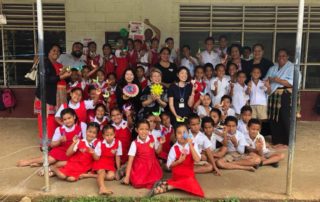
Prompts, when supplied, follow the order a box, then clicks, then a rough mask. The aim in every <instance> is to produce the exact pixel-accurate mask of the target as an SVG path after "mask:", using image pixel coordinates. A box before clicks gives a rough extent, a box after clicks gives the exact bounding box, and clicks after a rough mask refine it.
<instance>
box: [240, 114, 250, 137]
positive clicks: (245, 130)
mask: <svg viewBox="0 0 320 202" xmlns="http://www.w3.org/2000/svg"><path fill="white" fill-rule="evenodd" d="M237 130H238V131H240V132H241V133H242V134H243V135H244V137H245V138H247V137H248V136H249V133H248V128H247V124H246V123H245V122H243V120H242V119H240V120H239V121H238V126H237Z"/></svg>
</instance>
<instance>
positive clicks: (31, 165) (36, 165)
mask: <svg viewBox="0 0 320 202" xmlns="http://www.w3.org/2000/svg"><path fill="white" fill-rule="evenodd" d="M40 166H42V164H40V163H31V164H30V167H40Z"/></svg>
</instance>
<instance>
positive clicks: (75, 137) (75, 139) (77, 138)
mask: <svg viewBox="0 0 320 202" xmlns="http://www.w3.org/2000/svg"><path fill="white" fill-rule="evenodd" d="M72 141H73V143H77V142H78V141H79V137H78V136H77V135H75V136H74V137H73V138H72Z"/></svg>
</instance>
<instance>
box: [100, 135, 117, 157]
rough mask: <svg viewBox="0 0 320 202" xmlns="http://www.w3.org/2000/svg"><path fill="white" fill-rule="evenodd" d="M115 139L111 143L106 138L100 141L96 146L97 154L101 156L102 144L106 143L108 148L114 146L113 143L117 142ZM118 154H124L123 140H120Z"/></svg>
mask: <svg viewBox="0 0 320 202" xmlns="http://www.w3.org/2000/svg"><path fill="white" fill-rule="evenodd" d="M115 142H116V141H115V139H113V141H112V142H111V144H109V143H108V142H107V141H106V140H103V141H102V142H98V144H97V146H96V148H95V153H96V154H97V156H101V145H102V144H104V145H105V146H106V147H107V148H111V147H113V145H114V144H115ZM116 155H117V156H121V155H122V145H121V141H120V140H118V148H117V151H116Z"/></svg>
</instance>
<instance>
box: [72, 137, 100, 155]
mask: <svg viewBox="0 0 320 202" xmlns="http://www.w3.org/2000/svg"><path fill="white" fill-rule="evenodd" d="M96 140H97V139H96V138H95V139H93V140H92V141H91V142H88V141H87V139H82V140H79V141H78V142H77V143H76V144H75V145H74V147H73V151H74V152H76V151H77V150H78V147H79V143H80V142H84V143H85V144H86V146H87V147H90V148H95V147H94V145H93V143H94V142H95V141H96ZM94 151H95V149H94ZM95 154H97V153H96V152H95Z"/></svg>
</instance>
